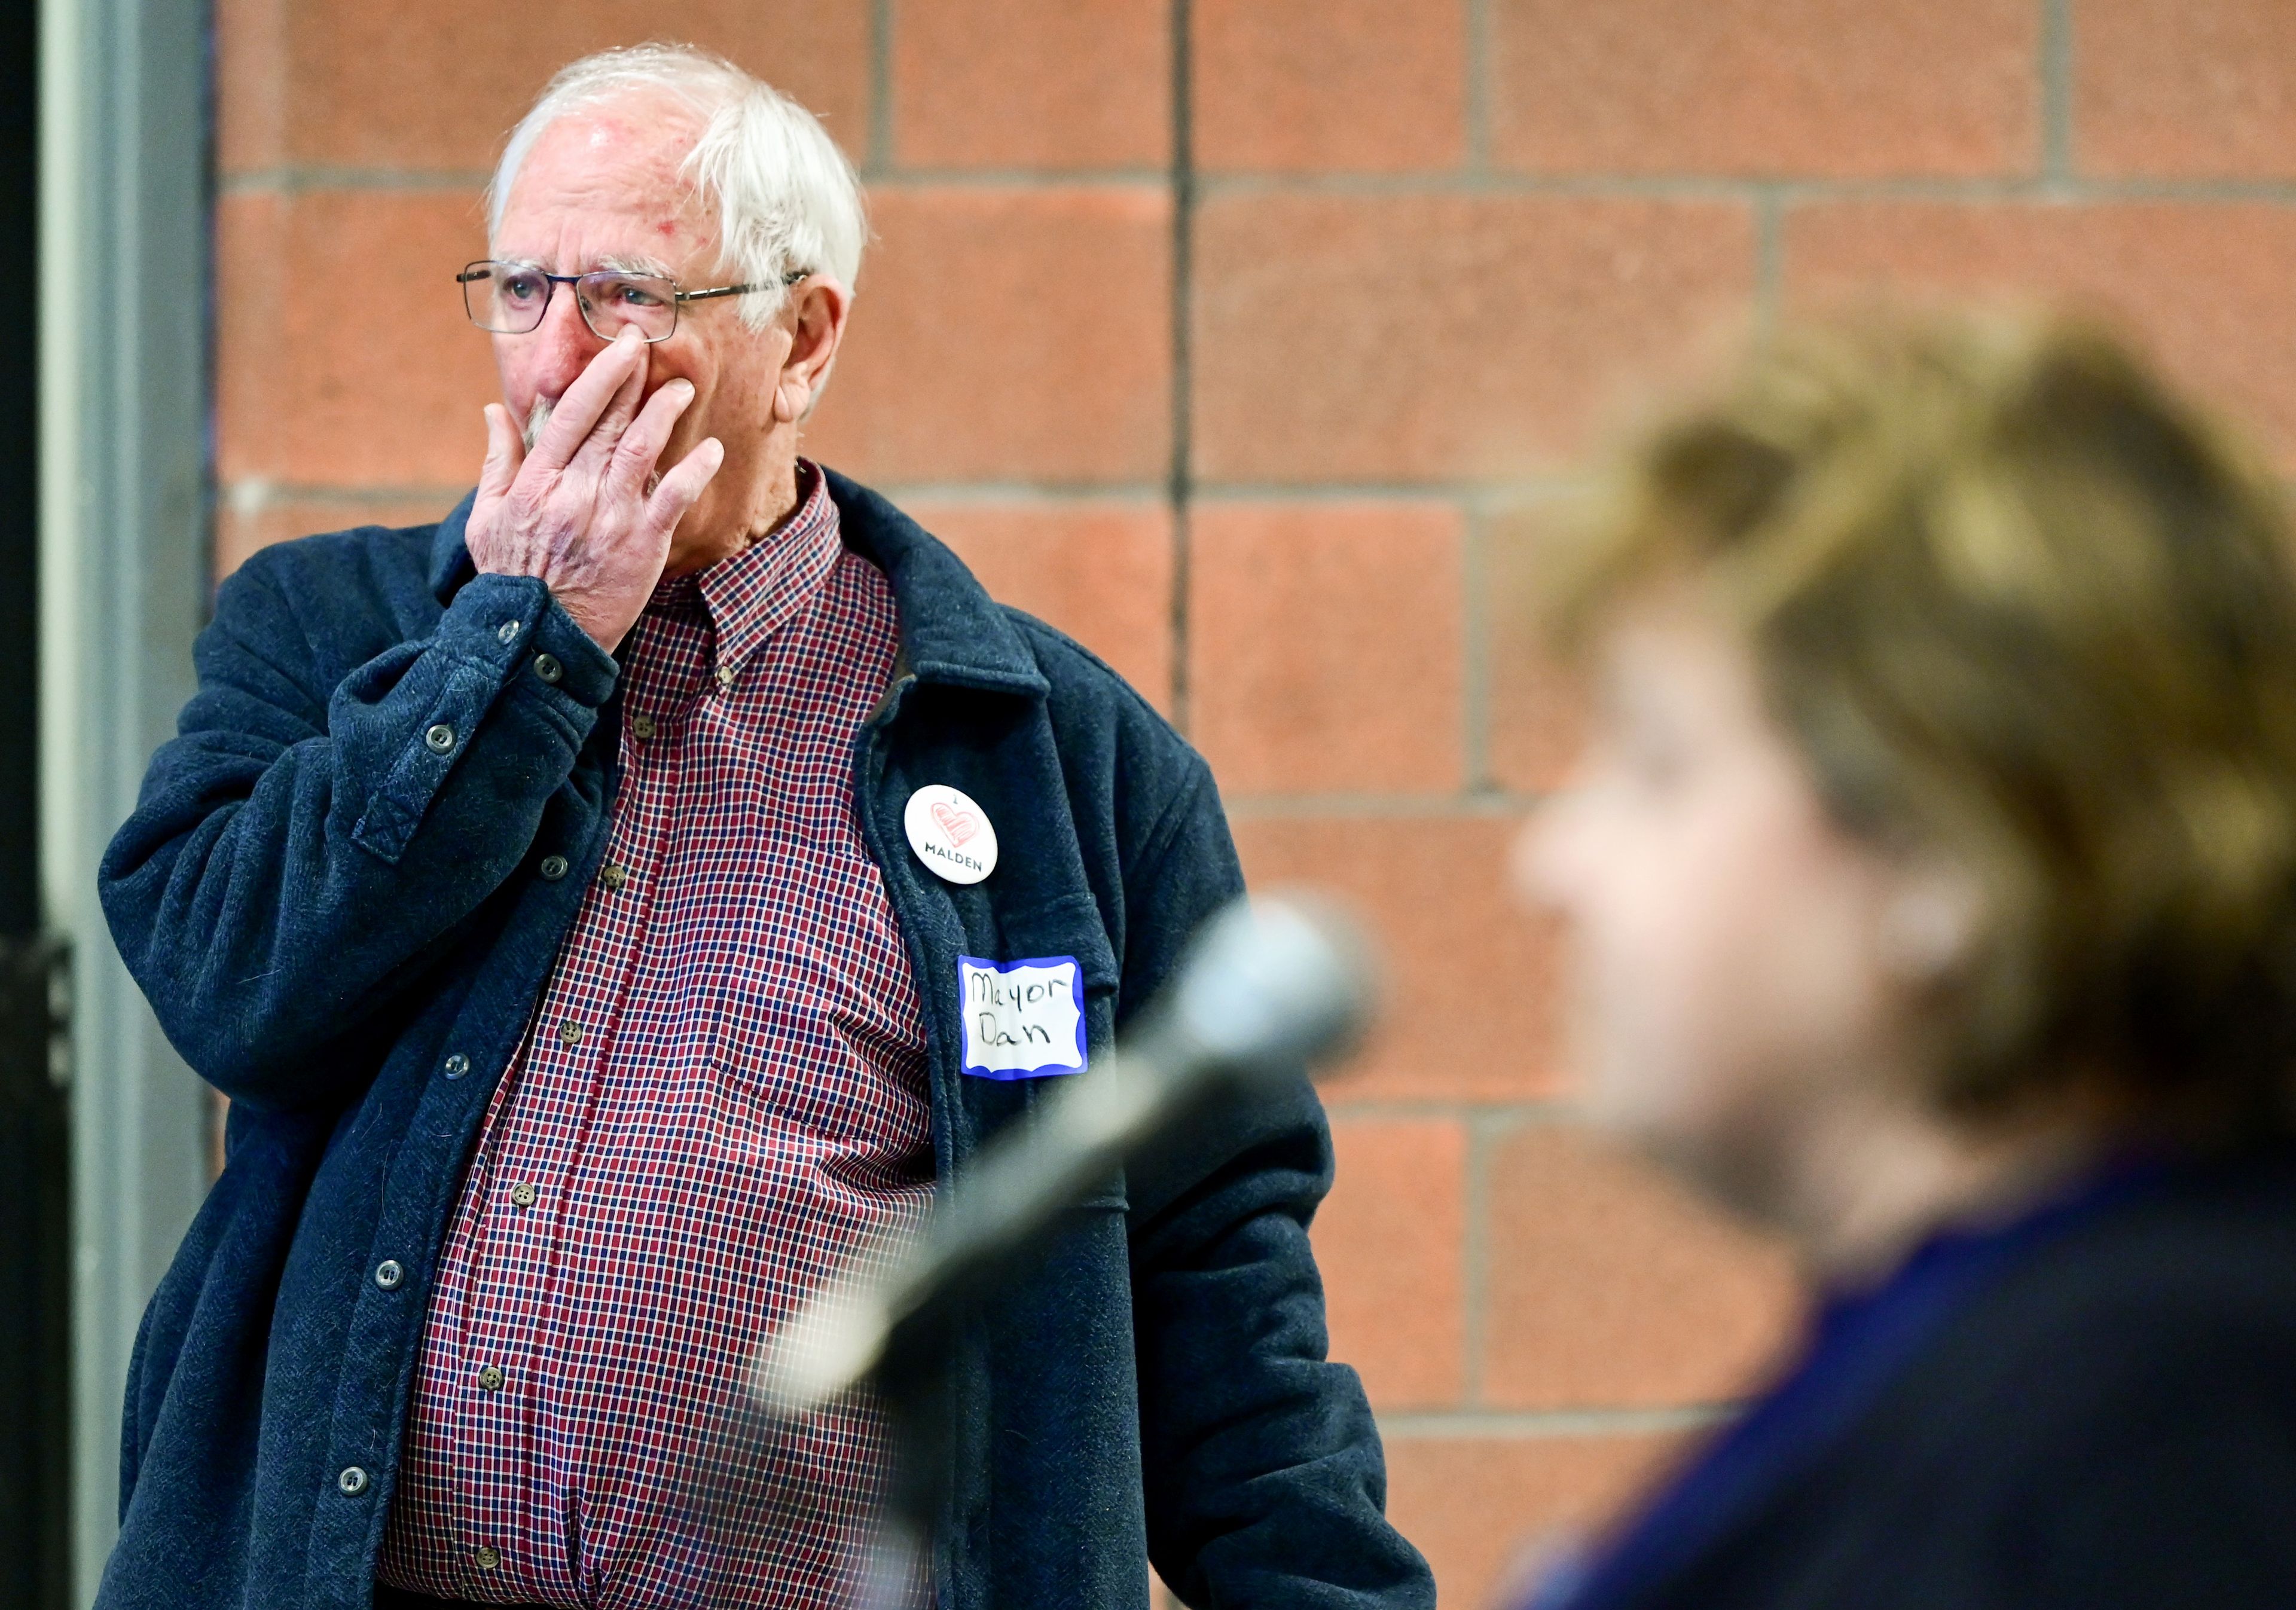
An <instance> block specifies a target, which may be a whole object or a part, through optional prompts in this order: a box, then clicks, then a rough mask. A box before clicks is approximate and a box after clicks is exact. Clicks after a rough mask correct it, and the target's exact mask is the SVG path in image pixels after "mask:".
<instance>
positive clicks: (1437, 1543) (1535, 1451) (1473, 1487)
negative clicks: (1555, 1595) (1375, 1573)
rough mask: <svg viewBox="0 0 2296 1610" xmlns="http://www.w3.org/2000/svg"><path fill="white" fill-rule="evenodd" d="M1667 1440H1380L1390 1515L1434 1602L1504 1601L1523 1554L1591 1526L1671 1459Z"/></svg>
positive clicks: (1674, 1450)
mask: <svg viewBox="0 0 2296 1610" xmlns="http://www.w3.org/2000/svg"><path fill="white" fill-rule="evenodd" d="M1681 1447H1682V1439H1681V1438H1679V1437H1673V1436H1652V1435H1617V1436H1530V1437H1499V1436H1399V1437H1390V1438H1389V1439H1388V1440H1387V1475H1388V1502H1387V1513H1388V1518H1389V1519H1390V1520H1392V1521H1393V1522H1394V1523H1395V1524H1396V1528H1397V1530H1398V1531H1399V1532H1402V1533H1403V1535H1404V1536H1406V1537H1407V1538H1409V1539H1410V1540H1411V1541H1413V1542H1414V1543H1415V1544H1417V1545H1418V1546H1419V1549H1420V1551H1421V1552H1422V1553H1423V1554H1425V1555H1426V1556H1427V1562H1428V1564H1429V1565H1432V1566H1433V1567H1434V1568H1435V1590H1436V1597H1437V1598H1438V1600H1439V1602H1441V1603H1443V1604H1445V1605H1455V1606H1462V1607H1463V1610H1469V1607H1472V1606H1497V1605H1499V1604H1503V1603H1508V1602H1512V1600H1511V1599H1507V1598H1501V1597H1500V1596H1501V1595H1502V1593H1503V1592H1505V1591H1506V1590H1509V1589H1512V1588H1514V1587H1516V1586H1517V1585H1519V1584H1518V1579H1519V1578H1520V1577H1521V1574H1522V1573H1524V1571H1525V1568H1526V1567H1527V1566H1529V1565H1530V1562H1531V1559H1532V1558H1533V1557H1536V1556H1537V1555H1538V1554H1540V1553H1542V1552H1544V1551H1545V1549H1546V1548H1547V1547H1551V1546H1552V1545H1553V1544H1554V1543H1556V1542H1560V1541H1568V1540H1570V1539H1571V1538H1583V1537H1584V1536H1586V1535H1587V1534H1588V1533H1590V1532H1598V1531H1600V1530H1601V1528H1602V1527H1603V1524H1605V1523H1607V1522H1608V1521H1610V1520H1611V1518H1612V1517H1613V1516H1616V1515H1618V1514H1619V1513H1620V1511H1621V1510H1622V1508H1624V1507H1625V1506H1626V1505H1627V1504H1628V1502H1629V1501H1630V1500H1633V1499H1635V1498H1636V1497H1637V1496H1638V1495H1639V1494H1640V1493H1641V1492H1642V1491H1644V1489H1645V1488H1646V1487H1648V1486H1649V1485H1650V1483H1652V1481H1653V1480H1654V1479H1656V1478H1657V1477H1658V1476H1660V1475H1661V1474H1662V1473H1663V1471H1664V1470H1665V1469H1666V1468H1667V1467H1668V1466H1669V1465H1670V1464H1671V1463H1672V1462H1673V1460H1674V1459H1676V1458H1677V1454H1678V1451H1679V1450H1680V1448H1681Z"/></svg>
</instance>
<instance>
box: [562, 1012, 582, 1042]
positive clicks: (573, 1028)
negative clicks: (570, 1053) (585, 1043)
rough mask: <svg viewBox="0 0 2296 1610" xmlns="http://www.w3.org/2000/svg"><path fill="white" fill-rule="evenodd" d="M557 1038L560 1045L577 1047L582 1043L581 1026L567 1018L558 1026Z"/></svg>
mask: <svg viewBox="0 0 2296 1610" xmlns="http://www.w3.org/2000/svg"><path fill="white" fill-rule="evenodd" d="M558 1038H559V1041H560V1042H561V1043H562V1044H565V1045H579V1044H581V1043H582V1026H581V1025H580V1024H578V1023H577V1022H575V1021H574V1019H572V1018H571V1017H569V1018H568V1019H567V1020H566V1021H565V1022H563V1023H562V1024H560V1025H559V1026H558Z"/></svg>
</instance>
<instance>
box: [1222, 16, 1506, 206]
mask: <svg viewBox="0 0 2296 1610" xmlns="http://www.w3.org/2000/svg"><path fill="white" fill-rule="evenodd" d="M1190 30H1191V38H1192V39H1193V44H1194V47H1195V51H1194V61H1193V75H1194V76H1193V86H1192V91H1191V93H1192V95H1193V108H1194V112H1195V118H1194V134H1195V151H1196V159H1197V161H1198V163H1199V164H1200V165H1201V166H1202V167H1204V168H1212V169H1221V168H1226V169H1248V170H1254V171H1261V172H1266V171H1271V170H1280V171H1294V172H1296V171H1301V170H1323V169H1345V170H1352V171H1355V172H1359V173H1393V172H1399V171H1408V170H1411V169H1423V168H1456V167H1457V166H1458V165H1459V163H1460V161H1461V160H1462V159H1464V157H1465V155H1466V149H1467V94H1466V74H1467V68H1468V61H1467V42H1466V33H1467V21H1466V7H1465V5H1464V4H1463V0H1420V3H1419V4H1410V5H1398V4H1392V0H1197V4H1196V6H1195V9H1194V12H1193V16H1192V19H1191V22H1190Z"/></svg>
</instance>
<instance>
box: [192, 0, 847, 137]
mask: <svg viewBox="0 0 2296 1610" xmlns="http://www.w3.org/2000/svg"><path fill="white" fill-rule="evenodd" d="M281 4H283V6H284V11H285V19H284V20H285V29H286V40H287V43H286V49H285V56H286V61H287V64H288V70H289V73H290V74H291V77H290V78H289V81H288V85H287V88H286V92H285V94H286V108H285V119H286V127H285V138H284V144H285V148H286V156H287V159H288V160H290V161H292V162H297V163H301V164H307V165H323V166H330V167H353V168H389V169H397V170H408V169H413V170H431V171H437V170H447V171H459V172H471V171H476V170H480V169H483V168H490V167H491V166H493V163H494V159H495V157H496V153H497V152H498V151H500V149H501V146H502V142H503V138H504V135H507V134H508V133H509V132H510V129H511V126H512V124H514V123H516V122H517V121H518V119H520V118H521V116H523V115H524V113H525V111H526V109H527V108H528V107H529V105H531V104H532V103H533V101H534V98H535V96H536V95H537V94H540V93H541V90H542V86H543V85H544V84H545V83H546V82H548V81H549V78H550V76H551V75H552V74H553V73H554V72H556V71H557V70H558V69H560V68H561V67H562V66H564V65H565V64H566V63H567V62H569V61H573V60H574V59H575V58H576V57H578V56H581V55H585V54H586V53H589V52H591V51H594V50H600V49H603V48H604V47H606V46H608V45H635V44H637V43H639V42H640V41H642V40H645V39H652V38H660V37H664V36H665V35H668V36H670V37H676V38H678V39H682V40H686V41H689V42H691V43H693V44H695V45H701V46H702V47H703V48H705V49H709V50H714V51H717V52H720V53H723V54H725V55H727V56H729V57H731V58H732V59H733V60H734V61H737V62H739V63H741V64H742V66H743V67H746V68H748V69H750V71H751V72H754V73H757V74H758V75H759V76H760V77H762V78H766V79H767V81H768V82H770V83H772V84H774V85H775V86H777V87H779V88H781V89H783V90H785V91H787V92H788V93H789V94H791V95H794V96H795V97H796V98H797V99H798V100H799V102H802V103H804V104H805V105H806V106H808V107H809V108H811V109H812V110H814V111H815V112H816V113H818V114H819V115H820V116H821V118H822V119H823V121H824V123H825V124H826V125H827V126H828V128H829V132H830V133H831V134H832V135H834V136H835V137H836V138H837V140H838V142H839V143H840V144H842V145H843V146H844V147H845V149H846V150H847V151H849V152H850V153H851V154H852V155H853V156H854V158H855V159H857V160H858V159H862V158H864V157H865V156H866V155H867V145H868V139H867V130H868V127H869V118H868V75H869V12H870V0H687V4H682V5H680V6H679V7H678V8H677V9H676V11H674V12H664V11H663V9H662V8H661V7H660V6H659V5H653V4H643V3H642V0H565V3H564V4H556V5H553V6H551V7H550V8H549V9H548V10H547V11H546V12H537V11H535V10H532V9H529V8H525V7H520V6H488V5H470V4H463V3H462V0H396V3H395V4H389V5H355V4H343V3H342V0H281ZM222 47H223V53H224V55H225V59H226V61H228V60H229V58H230V57H231V56H232V55H233V54H234V53H236V52H239V51H242V50H249V49H255V48H259V47H258V45H256V44H255V42H254V41H253V40H250V39H248V38H246V37H243V36H241V35H239V34H236V33H234V34H227V35H226V36H225V37H224V39H223V42H222ZM228 76H229V72H228V71H227V72H226V77H227V78H228Z"/></svg>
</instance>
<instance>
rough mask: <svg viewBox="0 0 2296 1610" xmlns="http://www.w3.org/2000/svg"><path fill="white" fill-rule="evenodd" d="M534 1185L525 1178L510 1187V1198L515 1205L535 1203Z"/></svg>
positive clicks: (526, 1205)
mask: <svg viewBox="0 0 2296 1610" xmlns="http://www.w3.org/2000/svg"><path fill="white" fill-rule="evenodd" d="M534 1197H535V1190H534V1187H533V1186H531V1185H529V1184H528V1183H527V1182H526V1181H523V1180H521V1181H519V1182H518V1183H517V1184H516V1185H513V1186H512V1187H511V1188H510V1199H511V1203H512V1205H513V1206H517V1207H532V1206H533V1205H534Z"/></svg>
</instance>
